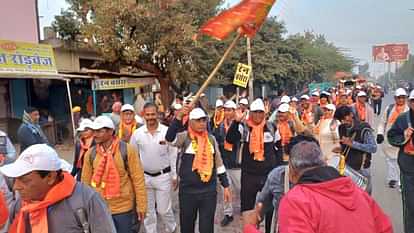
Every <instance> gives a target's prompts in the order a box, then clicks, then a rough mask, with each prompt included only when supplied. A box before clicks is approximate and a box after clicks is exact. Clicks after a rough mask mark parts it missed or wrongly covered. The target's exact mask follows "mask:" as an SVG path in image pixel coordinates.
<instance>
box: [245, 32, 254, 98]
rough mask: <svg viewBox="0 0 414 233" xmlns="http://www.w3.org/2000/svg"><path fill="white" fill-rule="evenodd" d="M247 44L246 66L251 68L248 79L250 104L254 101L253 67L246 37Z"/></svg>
mask: <svg viewBox="0 0 414 233" xmlns="http://www.w3.org/2000/svg"><path fill="white" fill-rule="evenodd" d="M246 43H247V64H248V65H249V66H250V67H251V69H252V70H251V72H250V79H249V102H250V103H252V102H253V100H254V88H253V82H254V80H253V66H252V46H251V43H250V37H246Z"/></svg>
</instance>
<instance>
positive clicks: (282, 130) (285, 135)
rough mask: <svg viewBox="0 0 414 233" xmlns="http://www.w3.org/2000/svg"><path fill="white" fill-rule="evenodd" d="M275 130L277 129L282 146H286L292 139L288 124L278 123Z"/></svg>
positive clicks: (285, 122)
mask: <svg viewBox="0 0 414 233" xmlns="http://www.w3.org/2000/svg"><path fill="white" fill-rule="evenodd" d="M277 128H278V129H279V134H280V137H281V138H282V139H281V140H282V146H286V145H287V144H289V142H290V139H291V138H292V137H293V134H292V130H291V129H290V126H289V122H288V121H283V122H279V123H278V126H277Z"/></svg>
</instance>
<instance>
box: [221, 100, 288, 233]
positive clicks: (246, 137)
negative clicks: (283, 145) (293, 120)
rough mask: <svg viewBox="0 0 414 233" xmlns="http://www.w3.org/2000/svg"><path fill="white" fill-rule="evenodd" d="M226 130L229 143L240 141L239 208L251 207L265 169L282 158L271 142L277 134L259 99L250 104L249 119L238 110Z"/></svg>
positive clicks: (277, 163) (266, 170) (275, 138)
mask: <svg viewBox="0 0 414 233" xmlns="http://www.w3.org/2000/svg"><path fill="white" fill-rule="evenodd" d="M236 115H237V116H236V120H235V121H234V122H233V123H232V125H231V126H230V129H229V131H228V132H227V136H226V140H227V141H228V142H229V143H231V144H236V143H239V142H241V144H242V146H241V148H240V150H242V151H241V153H242V164H241V194H240V195H241V211H242V212H243V211H246V210H251V209H253V208H254V207H255V202H256V195H257V193H258V192H259V191H260V190H261V189H262V188H263V185H264V183H265V182H266V178H267V175H268V174H269V172H270V171H271V170H272V169H273V168H275V167H276V166H277V165H279V164H280V163H281V161H282V158H277V156H276V148H275V142H277V141H279V140H280V135H279V134H278V133H275V129H274V126H273V125H272V124H271V123H266V118H265V106H264V103H263V101H262V100H261V99H256V100H255V101H254V102H253V103H252V104H251V106H250V112H249V119H248V120H247V121H246V122H244V123H242V121H244V116H245V115H243V114H241V113H240V112H238V113H237V114H236ZM272 215H273V211H269V212H268V213H267V214H266V232H270V228H271V219H272Z"/></svg>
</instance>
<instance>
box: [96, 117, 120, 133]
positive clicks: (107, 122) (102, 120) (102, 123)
mask: <svg viewBox="0 0 414 233" xmlns="http://www.w3.org/2000/svg"><path fill="white" fill-rule="evenodd" d="M102 128H108V129H115V125H114V122H113V121H112V120H111V118H109V117H107V116H98V117H97V118H96V119H95V120H94V121H93V124H92V129H94V130H98V129H102Z"/></svg>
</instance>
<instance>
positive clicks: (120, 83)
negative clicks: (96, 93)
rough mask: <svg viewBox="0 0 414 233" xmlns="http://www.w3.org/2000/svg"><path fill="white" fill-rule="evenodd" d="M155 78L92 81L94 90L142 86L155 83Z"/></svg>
mask: <svg viewBox="0 0 414 233" xmlns="http://www.w3.org/2000/svg"><path fill="white" fill-rule="evenodd" d="M154 81H155V80H154V79H153V78H114V79H95V80H93V82H92V90H114V89H127V88H136V87H142V86H145V85H152V84H154Z"/></svg>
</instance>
